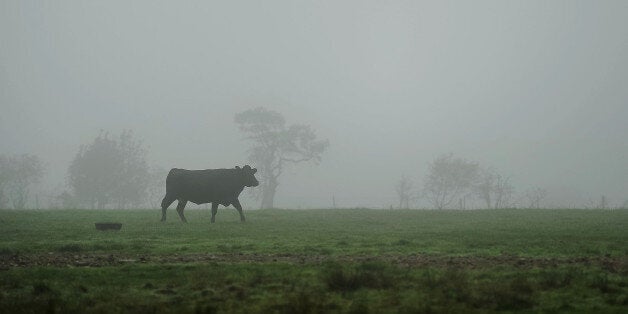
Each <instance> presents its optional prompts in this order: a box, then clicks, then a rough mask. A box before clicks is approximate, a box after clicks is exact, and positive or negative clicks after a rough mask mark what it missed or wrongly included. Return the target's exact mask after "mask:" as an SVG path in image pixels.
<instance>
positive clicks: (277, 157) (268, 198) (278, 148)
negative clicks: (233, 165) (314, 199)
mask: <svg viewBox="0 0 628 314" xmlns="http://www.w3.org/2000/svg"><path fill="white" fill-rule="evenodd" d="M234 120H235V123H236V124H238V127H239V128H240V131H242V132H243V133H245V134H246V139H247V140H249V141H251V142H252V143H253V147H251V149H250V150H249V159H250V160H251V162H253V163H255V164H256V165H257V168H258V169H259V170H260V176H261V180H260V183H261V184H260V187H261V189H260V191H261V197H262V203H261V208H273V207H274V202H275V193H276V191H277V186H279V177H280V176H281V173H282V171H283V170H284V167H285V166H286V165H288V164H298V163H301V162H308V161H313V162H315V163H319V162H320V161H321V155H322V153H323V152H324V151H325V150H326V149H327V147H328V146H329V141H327V140H318V139H317V138H316V134H315V133H314V130H312V128H310V127H309V126H307V125H300V124H294V125H291V126H289V127H286V125H285V119H284V117H283V116H282V115H281V114H280V113H278V112H276V111H272V110H268V109H265V108H263V107H258V108H255V109H250V110H246V111H243V112H240V113H238V114H236V115H235V119H234Z"/></svg>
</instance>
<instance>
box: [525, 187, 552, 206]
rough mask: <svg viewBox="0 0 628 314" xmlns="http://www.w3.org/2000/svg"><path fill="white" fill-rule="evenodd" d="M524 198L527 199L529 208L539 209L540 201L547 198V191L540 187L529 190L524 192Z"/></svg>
mask: <svg viewBox="0 0 628 314" xmlns="http://www.w3.org/2000/svg"><path fill="white" fill-rule="evenodd" d="M525 197H526V198H527V199H528V202H529V204H530V205H529V207H530V208H537V209H538V208H541V201H542V200H543V199H545V197H547V190H545V189H542V188H540V187H534V188H530V189H528V190H527V191H526V193H525Z"/></svg>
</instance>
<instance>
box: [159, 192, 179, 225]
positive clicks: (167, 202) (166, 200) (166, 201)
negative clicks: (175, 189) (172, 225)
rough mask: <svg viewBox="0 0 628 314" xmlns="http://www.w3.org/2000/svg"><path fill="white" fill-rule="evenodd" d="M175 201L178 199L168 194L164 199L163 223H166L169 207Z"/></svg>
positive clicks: (162, 203)
mask: <svg viewBox="0 0 628 314" xmlns="http://www.w3.org/2000/svg"><path fill="white" fill-rule="evenodd" d="M174 200H176V198H174V197H172V196H170V195H168V194H166V196H164V199H163V200H162V201H161V221H166V209H168V206H170V204H172V202H174Z"/></svg>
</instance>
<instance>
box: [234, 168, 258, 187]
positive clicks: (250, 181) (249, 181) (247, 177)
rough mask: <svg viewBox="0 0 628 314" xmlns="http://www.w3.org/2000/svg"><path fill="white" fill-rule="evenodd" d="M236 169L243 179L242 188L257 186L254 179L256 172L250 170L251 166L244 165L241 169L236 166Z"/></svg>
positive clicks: (252, 169)
mask: <svg viewBox="0 0 628 314" xmlns="http://www.w3.org/2000/svg"><path fill="white" fill-rule="evenodd" d="M236 169H238V170H240V173H241V174H242V178H243V179H244V186H248V187H251V186H258V185H259V181H257V179H256V178H255V173H256V172H257V169H255V168H251V166H249V165H246V166H244V167H242V168H240V167H239V166H236Z"/></svg>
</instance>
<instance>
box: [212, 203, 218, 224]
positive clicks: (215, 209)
mask: <svg viewBox="0 0 628 314" xmlns="http://www.w3.org/2000/svg"><path fill="white" fill-rule="evenodd" d="M217 212H218V203H217V202H213V203H212V220H211V222H212V223H214V222H216V213H217Z"/></svg>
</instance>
